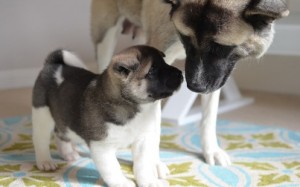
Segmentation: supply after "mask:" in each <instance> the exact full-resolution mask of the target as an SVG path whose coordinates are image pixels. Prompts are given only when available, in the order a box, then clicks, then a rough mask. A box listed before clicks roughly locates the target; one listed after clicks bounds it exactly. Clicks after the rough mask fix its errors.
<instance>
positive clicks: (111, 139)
mask: <svg viewBox="0 0 300 187" xmlns="http://www.w3.org/2000/svg"><path fill="white" fill-rule="evenodd" d="M163 56H164V54H163V53H162V52H160V51H158V50H156V49H155V48H152V47H146V46H135V47H131V48H128V49H126V50H124V51H122V52H121V53H119V54H117V55H115V56H114V57H113V58H112V62H111V63H110V65H109V67H108V68H107V69H106V70H105V71H104V72H103V73H102V74H94V73H92V72H90V71H88V70H86V68H85V66H84V64H83V63H82V62H81V60H80V59H79V58H78V57H76V56H75V55H74V54H72V53H71V52H69V51H65V50H57V51H54V52H52V53H51V54H50V55H49V56H48V58H47V59H46V62H45V65H44V67H43V69H42V70H41V72H40V74H39V76H38V78H37V80H36V82H35V86H34V88H33V96H32V105H33V107H32V123H33V143H34V148H35V154H36V162H37V167H38V168H39V169H41V170H55V169H56V168H57V165H56V164H55V162H54V161H53V160H52V158H51V156H50V150H49V144H50V138H51V133H52V132H53V131H54V132H55V138H56V141H57V147H58V150H59V152H60V154H61V155H62V157H63V158H64V159H65V160H68V161H73V160H76V159H78V158H79V154H78V153H77V151H76V150H75V148H74V146H73V145H72V143H71V142H73V141H74V140H75V141H78V140H80V141H84V142H85V143H87V145H88V146H89V148H90V150H91V155H92V158H93V160H94V162H95V164H96V166H97V168H98V170H99V172H100V173H101V176H102V178H103V179H104V181H105V182H106V183H107V184H108V185H109V186H135V184H134V183H133V182H132V181H131V180H128V179H127V178H125V177H124V175H123V174H122V171H121V169H120V165H119V163H118V161H117V159H116V156H115V153H116V151H117V150H118V149H119V148H123V147H127V146H129V145H132V152H133V158H134V159H133V160H134V173H135V177H136V180H137V183H138V185H139V186H150V185H154V186H160V185H162V184H163V181H161V180H160V179H158V178H157V177H154V176H155V175H153V172H156V176H159V174H158V172H160V171H162V170H165V173H167V168H166V167H165V166H164V165H163V164H162V163H160V161H159V156H158V154H157V153H158V149H159V134H160V133H159V131H160V128H159V125H157V123H159V122H160V113H157V111H159V110H158V107H159V106H160V99H162V98H165V97H168V96H170V95H172V93H173V92H174V91H176V90H177V89H178V88H179V86H180V84H181V82H182V80H183V77H182V74H181V72H180V70H178V69H177V68H174V67H172V66H169V65H167V64H166V63H165V61H164V60H163Z"/></svg>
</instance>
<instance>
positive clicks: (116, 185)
mask: <svg viewBox="0 0 300 187" xmlns="http://www.w3.org/2000/svg"><path fill="white" fill-rule="evenodd" d="M108 186H110V187H136V185H135V183H134V182H133V181H132V180H129V179H123V180H120V181H118V180H116V181H114V182H111V183H110V184H108Z"/></svg>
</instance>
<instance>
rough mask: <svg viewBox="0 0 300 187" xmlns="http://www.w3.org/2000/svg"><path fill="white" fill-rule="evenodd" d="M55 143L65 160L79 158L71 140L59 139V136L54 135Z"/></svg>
mask: <svg viewBox="0 0 300 187" xmlns="http://www.w3.org/2000/svg"><path fill="white" fill-rule="evenodd" d="M55 140H56V145H57V148H58V151H59V153H60V155H61V156H62V157H63V159H65V160H67V161H70V162H71V161H76V160H78V159H79V158H80V155H79V154H78V152H77V150H76V149H75V145H73V143H72V142H71V141H64V140H61V139H60V138H59V137H57V136H55Z"/></svg>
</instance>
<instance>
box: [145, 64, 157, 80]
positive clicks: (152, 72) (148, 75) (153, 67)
mask: <svg viewBox="0 0 300 187" xmlns="http://www.w3.org/2000/svg"><path fill="white" fill-rule="evenodd" d="M156 69H157V68H155V66H152V67H151V68H150V70H149V71H148V73H147V75H146V77H147V78H150V77H152V76H153V75H154V74H155V72H156Z"/></svg>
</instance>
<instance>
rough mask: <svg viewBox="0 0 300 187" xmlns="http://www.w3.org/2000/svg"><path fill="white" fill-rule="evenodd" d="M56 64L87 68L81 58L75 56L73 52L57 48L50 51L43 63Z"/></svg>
mask: <svg viewBox="0 0 300 187" xmlns="http://www.w3.org/2000/svg"><path fill="white" fill-rule="evenodd" d="M51 64H58V65H68V66H73V67H77V68H82V69H87V67H86V66H85V64H84V63H83V62H82V60H81V59H80V58H79V57H77V56H76V55H75V54H74V53H72V52H70V51H67V50H62V49H58V50H56V51H53V52H52V53H50V54H49V55H48V57H47V59H46V63H45V65H51Z"/></svg>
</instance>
